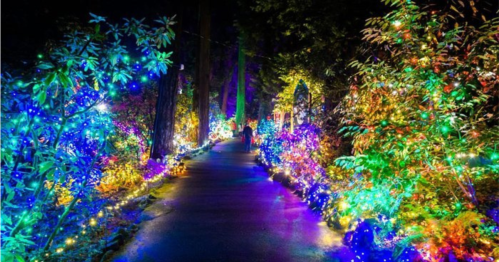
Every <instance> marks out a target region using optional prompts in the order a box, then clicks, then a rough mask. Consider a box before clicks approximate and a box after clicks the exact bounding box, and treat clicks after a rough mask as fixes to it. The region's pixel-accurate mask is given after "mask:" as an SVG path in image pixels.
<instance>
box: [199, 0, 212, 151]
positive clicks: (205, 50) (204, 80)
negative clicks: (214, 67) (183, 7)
mask: <svg viewBox="0 0 499 262" xmlns="http://www.w3.org/2000/svg"><path fill="white" fill-rule="evenodd" d="M199 11H200V20H199V34H200V35H201V39H200V43H199V60H198V61H199V64H198V74H197V78H198V81H197V82H198V85H197V86H198V92H197V93H198V113H199V132H198V145H200V146H201V145H203V144H204V143H205V142H206V141H207V140H208V132H209V128H210V125H209V111H210V94H209V92H210V24H211V17H210V1H209V0H200V1H199Z"/></svg>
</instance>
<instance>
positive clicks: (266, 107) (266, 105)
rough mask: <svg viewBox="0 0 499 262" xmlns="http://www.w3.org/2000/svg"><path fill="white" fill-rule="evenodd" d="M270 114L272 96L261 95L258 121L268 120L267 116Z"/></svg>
mask: <svg viewBox="0 0 499 262" xmlns="http://www.w3.org/2000/svg"><path fill="white" fill-rule="evenodd" d="M270 114H271V110H270V98H268V95H266V94H263V95H262V96H261V97H260V104H259V107H258V123H260V122H261V121H262V119H263V120H267V116H269V115H270Z"/></svg>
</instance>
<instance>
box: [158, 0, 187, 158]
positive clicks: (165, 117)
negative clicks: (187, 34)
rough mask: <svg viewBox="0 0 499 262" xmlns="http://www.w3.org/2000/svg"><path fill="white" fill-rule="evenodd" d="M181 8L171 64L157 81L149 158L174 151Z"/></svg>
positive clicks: (160, 156)
mask: <svg viewBox="0 0 499 262" xmlns="http://www.w3.org/2000/svg"><path fill="white" fill-rule="evenodd" d="M182 17H183V8H179V14H178V16H177V21H178V23H177V25H176V28H174V30H175V44H174V49H173V54H172V56H171V60H172V62H173V66H171V67H169V68H168V72H167V74H166V75H162V76H161V77H160V79H159V83H158V91H159V92H158V100H157V102H156V116H155V119H154V133H153V143H152V146H151V158H153V159H158V158H159V159H163V158H164V157H165V156H166V155H168V154H171V153H173V152H174V150H175V148H174V146H173V137H174V133H175V111H176V109H177V93H178V90H177V86H178V73H179V69H180V52H181V50H180V49H181V46H182V45H181V43H180V42H181V35H182Z"/></svg>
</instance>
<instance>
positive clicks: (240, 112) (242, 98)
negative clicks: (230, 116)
mask: <svg viewBox="0 0 499 262" xmlns="http://www.w3.org/2000/svg"><path fill="white" fill-rule="evenodd" d="M244 41H245V37H244V33H242V32H241V35H240V36H239V53H238V57H237V103H236V123H237V124H238V125H241V124H243V123H244V117H245V114H244V111H245V105H246V81H245V80H246V79H245V73H246V57H245V54H244Z"/></svg>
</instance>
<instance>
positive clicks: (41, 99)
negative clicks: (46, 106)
mask: <svg viewBox="0 0 499 262" xmlns="http://www.w3.org/2000/svg"><path fill="white" fill-rule="evenodd" d="M46 99H47V92H44V90H42V91H41V92H40V93H38V96H37V97H36V100H38V103H39V104H43V103H45V100H46Z"/></svg>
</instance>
